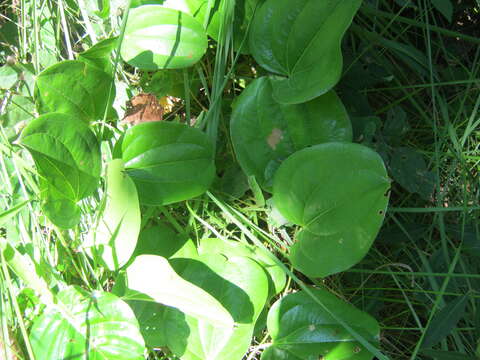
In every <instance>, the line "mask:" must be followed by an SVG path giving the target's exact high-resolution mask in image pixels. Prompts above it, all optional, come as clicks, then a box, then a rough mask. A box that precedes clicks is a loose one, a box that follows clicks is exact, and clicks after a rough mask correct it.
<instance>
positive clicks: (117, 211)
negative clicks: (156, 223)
mask: <svg viewBox="0 0 480 360" xmlns="http://www.w3.org/2000/svg"><path fill="white" fill-rule="evenodd" d="M106 184H107V191H106V194H105V208H104V210H103V213H102V216H101V218H100V221H99V223H98V226H97V227H96V229H94V230H93V232H91V233H90V239H89V243H87V244H85V246H86V247H91V250H92V252H93V254H95V255H96V256H97V257H98V258H99V259H101V260H102V262H103V263H104V264H105V265H106V266H107V267H108V268H109V269H110V270H112V271H113V270H118V269H119V268H120V267H122V266H123V265H125V264H126V263H127V261H128V260H129V259H130V257H131V256H132V254H133V251H134V250H135V246H136V244H137V238H138V234H139V233H140V223H141V219H140V204H139V202H138V195H137V189H136V188H135V184H134V183H133V181H132V179H130V177H129V176H128V175H127V174H126V173H125V172H124V165H123V161H122V160H121V159H115V160H112V161H110V163H109V164H108V167H107V176H106Z"/></svg>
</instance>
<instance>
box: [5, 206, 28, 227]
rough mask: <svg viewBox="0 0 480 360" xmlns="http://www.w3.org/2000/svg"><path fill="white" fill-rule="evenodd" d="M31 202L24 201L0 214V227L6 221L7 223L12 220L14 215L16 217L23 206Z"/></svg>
mask: <svg viewBox="0 0 480 360" xmlns="http://www.w3.org/2000/svg"><path fill="white" fill-rule="evenodd" d="M30 201H31V200H26V201H22V202H21V203H19V204H17V205H15V206H12V207H11V208H9V209H7V210H5V211H2V212H0V226H2V225H3V224H5V223H6V222H7V221H9V220H10V219H11V218H13V217H14V216H15V215H17V214H18V213H19V212H20V211H21V210H22V209H23V207H24V206H25V205H27V204H28V203H29V202H30Z"/></svg>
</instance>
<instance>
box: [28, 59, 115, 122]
mask: <svg viewBox="0 0 480 360" xmlns="http://www.w3.org/2000/svg"><path fill="white" fill-rule="evenodd" d="M111 84H112V77H111V75H109V74H107V73H106V72H104V71H103V70H101V69H99V68H98V67H96V66H91V65H89V64H87V63H85V62H83V61H79V60H68V61H62V62H59V63H57V64H55V65H53V66H50V67H49V68H47V69H45V70H44V71H42V72H41V73H40V75H38V77H37V80H36V82H35V101H36V104H37V109H38V112H39V113H40V114H44V113H49V112H59V113H64V114H69V115H72V116H75V117H77V118H79V119H82V120H83V121H85V122H90V121H95V120H99V119H102V118H103V116H104V114H105V109H107V108H110V107H111V105H112V103H113V99H115V88H112V93H111V94H110V97H109V92H110V87H111Z"/></svg>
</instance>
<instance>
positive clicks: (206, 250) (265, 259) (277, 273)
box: [198, 238, 287, 296]
mask: <svg viewBox="0 0 480 360" xmlns="http://www.w3.org/2000/svg"><path fill="white" fill-rule="evenodd" d="M198 252H199V254H200V255H205V254H222V255H225V256H226V257H227V258H228V257H232V256H245V257H249V258H251V259H253V260H255V261H256V262H258V263H259V264H260V265H261V266H262V267H263V268H264V269H265V270H266V271H267V273H268V275H269V295H270V296H274V295H276V294H278V293H280V291H282V290H283V288H284V287H285V284H286V281H287V278H286V275H285V272H284V271H283V270H282V269H281V268H280V267H279V266H278V265H277V264H276V263H275V261H274V260H272V257H271V255H270V254H269V253H267V252H266V251H265V250H263V249H261V248H258V247H256V246H253V245H249V244H245V243H241V242H238V241H232V240H228V241H224V240H221V239H218V238H210V239H202V241H201V242H200V246H199V248H198Z"/></svg>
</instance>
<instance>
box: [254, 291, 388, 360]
mask: <svg viewBox="0 0 480 360" xmlns="http://www.w3.org/2000/svg"><path fill="white" fill-rule="evenodd" d="M311 291H312V292H313V293H314V295H315V296H316V297H317V299H318V300H320V301H321V302H322V303H323V304H324V305H325V307H327V308H328V309H329V311H330V312H332V313H333V314H334V315H335V316H336V317H337V318H340V319H341V320H342V321H344V322H345V323H346V324H348V325H349V326H350V327H351V328H353V329H354V330H355V331H356V332H357V333H358V334H360V335H361V336H363V338H364V339H365V340H367V341H369V342H370V343H378V340H379V335H380V327H379V325H378V323H377V321H376V320H375V319H374V318H372V317H371V316H370V315H368V314H367V313H364V312H362V311H360V310H358V309H356V308H355V307H353V306H352V305H350V304H348V303H346V302H344V301H342V300H340V299H338V298H337V297H335V295H333V294H330V293H329V292H327V291H325V290H323V289H311ZM267 325H268V331H269V333H270V335H271V336H272V339H273V344H272V346H270V347H269V348H267V349H266V350H265V351H264V353H263V354H262V360H279V359H282V360H310V359H324V360H370V359H372V358H373V355H372V354H371V353H370V352H369V351H368V350H366V349H365V348H364V347H363V346H362V345H361V344H360V343H359V342H358V341H356V340H355V338H354V337H353V336H352V335H351V334H350V333H349V332H348V331H347V330H346V329H345V328H344V327H343V326H342V325H341V324H340V323H339V322H338V321H337V320H336V319H335V318H334V317H333V316H332V315H331V314H329V313H328V312H327V311H325V310H324V309H323V308H322V307H321V306H320V305H319V304H318V303H317V302H315V300H314V299H312V297H310V296H309V295H308V294H307V293H305V292H303V291H299V292H297V293H294V294H289V295H287V296H285V297H283V298H282V299H280V300H278V301H277V302H276V303H275V304H274V305H273V306H272V307H271V309H270V312H269V313H268V320H267Z"/></svg>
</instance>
